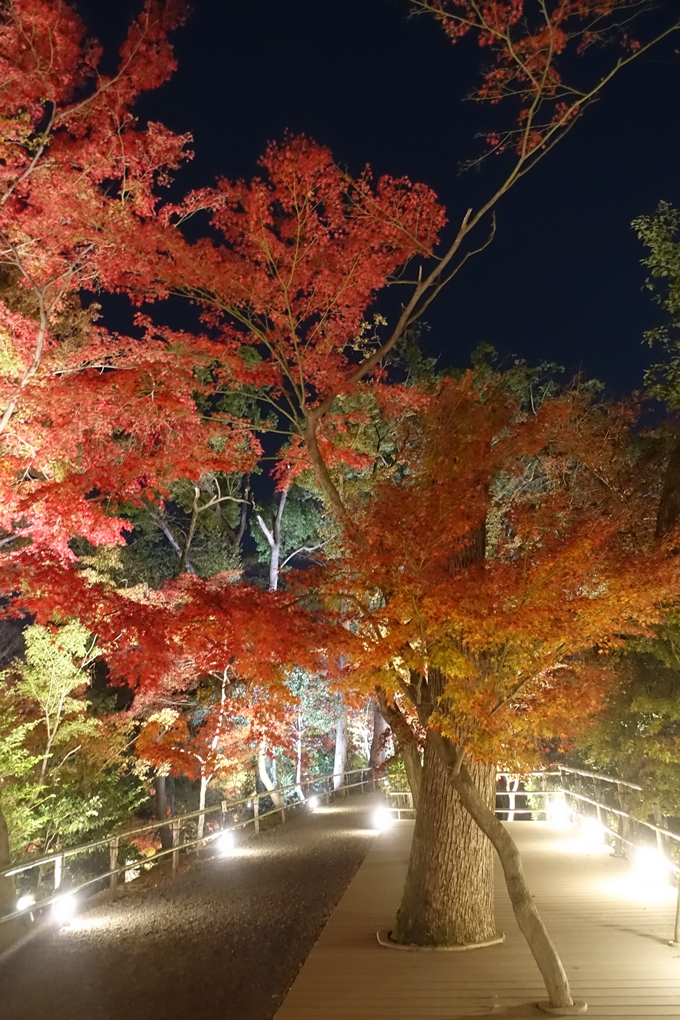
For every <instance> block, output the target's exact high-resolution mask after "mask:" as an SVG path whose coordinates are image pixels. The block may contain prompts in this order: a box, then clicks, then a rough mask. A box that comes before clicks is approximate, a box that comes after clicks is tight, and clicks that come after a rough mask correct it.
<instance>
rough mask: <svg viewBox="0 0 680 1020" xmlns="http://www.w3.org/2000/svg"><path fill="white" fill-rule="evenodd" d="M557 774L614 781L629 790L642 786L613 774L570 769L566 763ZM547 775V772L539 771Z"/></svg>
mask: <svg viewBox="0 0 680 1020" xmlns="http://www.w3.org/2000/svg"><path fill="white" fill-rule="evenodd" d="M559 770H560V772H559V774H560V775H561V774H562V772H571V773H572V774H573V775H575V776H587V777H588V778H589V779H600V780H602V782H603V783H616V785H617V786H628V787H630V789H631V790H641V789H642V787H641V786H638V785H637V783H629V782H628V781H627V780H626V779H615V778H614V777H613V776H605V775H602V773H600V772H588V771H587V769H572V768H570V767H569V766H567V765H560V766H559ZM537 774H538V773H537ZM541 774H542V775H547V774H548V773H545V772H544V773H541ZM551 774H552V775H555V773H554V772H553V773H551Z"/></svg>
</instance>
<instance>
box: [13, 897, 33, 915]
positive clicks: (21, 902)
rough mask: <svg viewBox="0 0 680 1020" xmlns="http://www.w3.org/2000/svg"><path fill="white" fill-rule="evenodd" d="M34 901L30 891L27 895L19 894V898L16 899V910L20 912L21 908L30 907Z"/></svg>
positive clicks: (26, 908)
mask: <svg viewBox="0 0 680 1020" xmlns="http://www.w3.org/2000/svg"><path fill="white" fill-rule="evenodd" d="M34 903H35V896H31V895H30V893H29V895H27V896H20V897H19V899H18V900H17V910H18V911H19V912H21V911H22V910H28V908H29V907H32V906H33V904H34Z"/></svg>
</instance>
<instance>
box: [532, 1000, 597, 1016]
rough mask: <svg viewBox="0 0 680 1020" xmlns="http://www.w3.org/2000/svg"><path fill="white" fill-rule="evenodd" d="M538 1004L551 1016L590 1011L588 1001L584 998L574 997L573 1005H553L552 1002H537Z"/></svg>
mask: <svg viewBox="0 0 680 1020" xmlns="http://www.w3.org/2000/svg"><path fill="white" fill-rule="evenodd" d="M536 1005H537V1006H538V1008H539V1009H542V1010H543V1012H544V1013H548V1014H549V1015H550V1016H579V1015H580V1014H582V1013H587V1012H588V1003H587V1002H584V1000H583V999H574V1004H573V1005H572V1006H553V1004H552V1003H551V1002H547V1001H546V1002H537V1003H536Z"/></svg>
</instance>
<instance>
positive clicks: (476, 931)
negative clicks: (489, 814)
mask: <svg viewBox="0 0 680 1020" xmlns="http://www.w3.org/2000/svg"><path fill="white" fill-rule="evenodd" d="M430 738H431V733H430V731H428V736H427V740H426V743H425V755H424V761H423V769H422V781H421V786H420V797H419V804H418V814H417V816H416V825H415V831H414V833H413V843H412V846H411V857H410V860H409V867H408V873H407V877H406V885H405V887H404V893H403V897H402V901H401V906H400V908H399V913H398V915H397V923H396V927H395V930H394V932H393V934H392V937H393V938H394V939H395V941H397V942H401V943H404V944H415V945H420V946H455V945H465V944H469V943H475V942H484V941H486V940H487V939H492V938H493V937H494V936H495V935H496V924H495V917H494V883H493V848H492V846H491V844H490V843H489V841H488V839H487V838H486V836H485V835H484V834H483V833H482V831H481V830H480V828H479V827H478V825H476V824H475V822H474V821H473V819H472V818H471V816H470V814H469V813H468V811H466V810H465V808H464V807H463V805H462V804H461V801H460V798H459V796H458V794H457V793H456V792H455V791H454V790H453V788H452V786H451V783H450V782H449V778H448V773H447V770H446V768H445V766H444V764H443V762H442V761H441V759H440V758H439V756H438V754H437V749H436V747H435V746H434V743H433V741H432V740H431V739H430ZM474 774H475V779H476V780H477V782H478V783H479V786H480V789H481V790H482V796H483V798H484V803H486V804H487V805H488V806H489V810H490V809H491V805H492V804H493V799H494V796H495V779H496V769H495V767H494V766H492V765H477V766H475V767H474Z"/></svg>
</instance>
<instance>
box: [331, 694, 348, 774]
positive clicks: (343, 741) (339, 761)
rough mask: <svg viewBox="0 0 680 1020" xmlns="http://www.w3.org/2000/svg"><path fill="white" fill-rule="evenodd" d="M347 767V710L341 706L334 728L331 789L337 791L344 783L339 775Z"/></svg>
mask: <svg viewBox="0 0 680 1020" xmlns="http://www.w3.org/2000/svg"><path fill="white" fill-rule="evenodd" d="M346 766H347V709H346V708H345V706H344V705H343V706H342V711H341V713H340V715H339V717H338V721H337V724H336V727H335V758H334V760H333V789H334V790H339V789H340V787H341V786H342V785H343V784H344V782H345V777H344V776H343V775H341V773H343V772H344V771H345V768H346Z"/></svg>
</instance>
